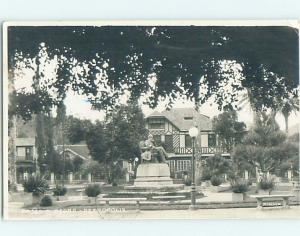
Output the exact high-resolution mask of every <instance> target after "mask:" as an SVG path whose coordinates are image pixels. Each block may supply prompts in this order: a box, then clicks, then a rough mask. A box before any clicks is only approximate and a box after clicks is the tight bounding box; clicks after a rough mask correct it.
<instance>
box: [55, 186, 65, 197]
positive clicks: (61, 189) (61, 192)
mask: <svg viewBox="0 0 300 236" xmlns="http://www.w3.org/2000/svg"><path fill="white" fill-rule="evenodd" d="M66 193H67V188H66V187H64V186H58V185H56V187H55V188H54V189H53V195H54V196H64V195H66Z"/></svg>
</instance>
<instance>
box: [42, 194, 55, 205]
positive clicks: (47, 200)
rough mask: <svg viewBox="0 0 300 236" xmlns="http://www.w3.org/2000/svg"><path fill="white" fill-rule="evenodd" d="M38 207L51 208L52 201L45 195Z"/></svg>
mask: <svg viewBox="0 0 300 236" xmlns="http://www.w3.org/2000/svg"><path fill="white" fill-rule="evenodd" d="M40 206H43V207H48V206H52V199H51V197H50V196H48V195H46V196H44V197H43V198H42V199H41V202H40Z"/></svg>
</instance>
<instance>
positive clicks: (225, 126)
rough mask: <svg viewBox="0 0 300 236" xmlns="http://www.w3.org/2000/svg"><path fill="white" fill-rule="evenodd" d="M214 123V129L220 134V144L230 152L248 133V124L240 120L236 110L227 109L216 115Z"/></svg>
mask: <svg viewBox="0 0 300 236" xmlns="http://www.w3.org/2000/svg"><path fill="white" fill-rule="evenodd" d="M212 124H213V130H215V132H216V134H218V135H219V142H220V144H219V145H221V146H224V147H226V149H227V151H229V152H230V151H231V149H232V148H233V146H234V145H236V144H239V143H240V142H241V140H242V138H243V136H244V135H245V133H246V124H245V123H244V122H239V121H238V116H237V112H236V111H226V112H223V113H221V114H219V115H218V116H215V117H214V118H213V121H212Z"/></svg>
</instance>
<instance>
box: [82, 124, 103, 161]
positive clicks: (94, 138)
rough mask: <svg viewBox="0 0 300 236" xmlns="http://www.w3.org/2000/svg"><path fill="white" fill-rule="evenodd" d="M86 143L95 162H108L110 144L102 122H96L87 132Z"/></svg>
mask: <svg viewBox="0 0 300 236" xmlns="http://www.w3.org/2000/svg"><path fill="white" fill-rule="evenodd" d="M85 141H86V144H87V146H88V149H89V151H90V155H91V156H92V158H93V160H95V161H98V162H99V163H105V162H106V156H107V150H108V143H107V137H106V133H105V129H104V125H103V123H102V122H100V121H96V123H95V124H92V125H91V126H90V127H89V129H88V130H87V131H86V135H85Z"/></svg>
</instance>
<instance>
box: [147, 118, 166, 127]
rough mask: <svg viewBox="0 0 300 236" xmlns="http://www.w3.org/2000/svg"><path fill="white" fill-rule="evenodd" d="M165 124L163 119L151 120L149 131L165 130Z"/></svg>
mask: <svg viewBox="0 0 300 236" xmlns="http://www.w3.org/2000/svg"><path fill="white" fill-rule="evenodd" d="M164 128H165V122H164V120H163V119H150V120H149V129H164Z"/></svg>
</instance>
